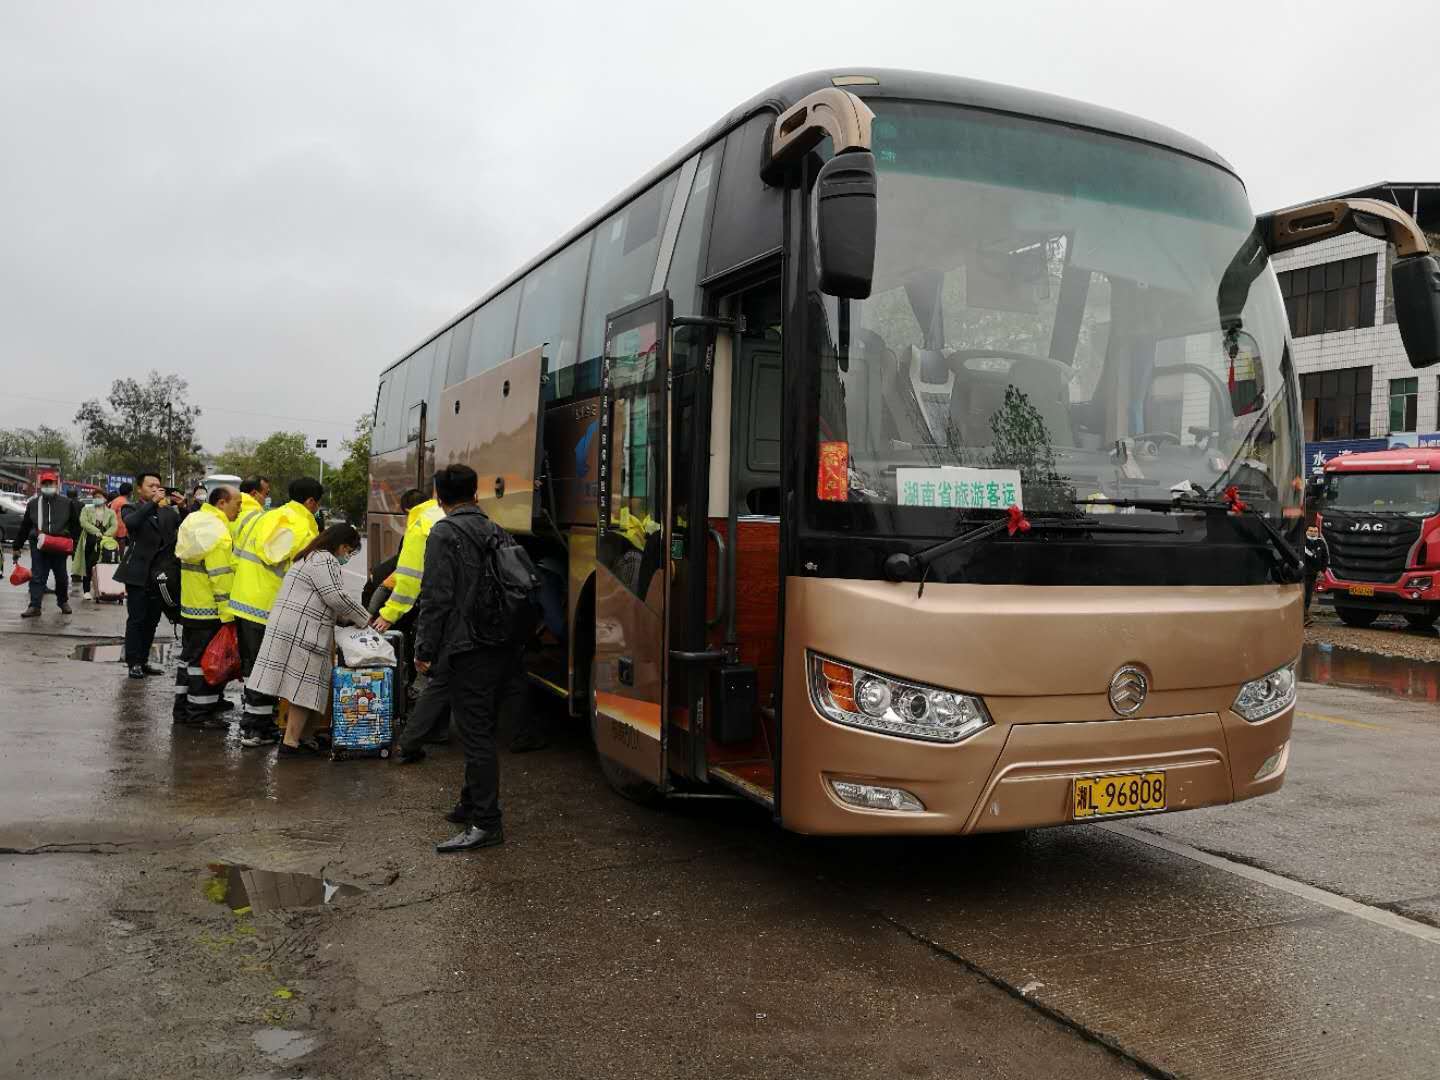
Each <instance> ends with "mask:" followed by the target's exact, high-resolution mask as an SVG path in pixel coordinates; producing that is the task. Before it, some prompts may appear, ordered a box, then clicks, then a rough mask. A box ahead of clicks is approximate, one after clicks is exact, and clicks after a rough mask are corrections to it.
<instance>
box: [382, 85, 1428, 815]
mask: <svg viewBox="0 0 1440 1080" xmlns="http://www.w3.org/2000/svg"><path fill="white" fill-rule="evenodd" d="M622 142H623V140H622ZM618 145H621V144H619V143H617V146H618ZM637 171H638V170H637ZM1352 230H1355V231H1359V232H1362V233H1364V234H1367V235H1370V236H1374V237H1380V238H1384V239H1387V240H1388V241H1389V242H1390V243H1391V244H1392V245H1393V247H1394V251H1395V259H1394V269H1393V274H1392V275H1391V280H1390V281H1389V282H1387V285H1386V287H1388V288H1390V289H1392V290H1393V294H1394V298H1395V306H1396V310H1397V313H1398V318H1399V321H1400V330H1401V333H1402V336H1403V338H1404V341H1405V346H1406V349H1407V351H1408V353H1409V355H1410V358H1411V362H1412V363H1413V364H1415V365H1416V366H1424V365H1429V364H1432V363H1435V362H1436V361H1437V359H1440V264H1437V260H1436V259H1435V257H1433V256H1432V255H1430V254H1429V249H1428V247H1427V244H1426V240H1425V236H1424V234H1423V233H1421V232H1420V231H1419V229H1418V228H1417V226H1416V225H1415V223H1414V221H1413V220H1411V218H1410V217H1409V216H1407V215H1406V214H1405V213H1403V212H1402V211H1400V210H1397V209H1396V208H1395V207H1393V206H1389V205H1386V204H1383V203H1379V202H1373V201H1367V200H1344V199H1340V200H1331V201H1327V202H1323V203H1314V204H1310V205H1306V206H1301V207H1296V208H1291V209H1288V210H1284V211H1278V212H1275V213H1270V214H1265V215H1261V216H1258V217H1257V216H1256V214H1255V213H1254V212H1253V211H1252V210H1251V208H1250V205H1249V202H1248V200H1247V197H1246V193H1245V188H1244V186H1243V184H1242V183H1241V181H1240V179H1239V177H1238V176H1237V175H1236V174H1235V171H1234V170H1233V168H1232V167H1231V166H1230V165H1229V164H1228V163H1227V162H1226V161H1225V160H1224V159H1222V158H1221V157H1220V156H1219V155H1218V154H1216V153H1215V152H1214V151H1212V150H1211V149H1209V148H1208V147H1206V146H1204V145H1202V144H1201V143H1199V142H1196V141H1195V140H1194V139H1191V138H1188V137H1187V136H1185V135H1181V134H1179V133H1177V132H1174V131H1171V130H1169V129H1167V128H1164V127H1160V126H1158V125H1155V124H1152V123H1149V122H1147V121H1144V120H1139V119H1136V118H1135V117H1131V116H1127V115H1123V114H1121V113H1116V112H1111V111H1109V110H1106V109H1100V108H1095V107H1092V106H1089V105H1084V104H1081V103H1079V102H1075V101H1069V100H1066V99H1064V98H1059V97H1052V96H1049V95H1045V94H1037V93H1031V92H1028V91H1024V90H1016V89H1010V88H1007V87H1002V86H996V85H991V84H988V83H983V82H977V81H974V80H970V79H964V78H955V77H950V76H941V75H926V74H918V73H913V72H903V71H885V70H851V69H846V70H843V71H835V72H820V73H815V74H810V75H805V76H801V77H798V78H795V79H791V80H790V81H788V82H784V83H782V84H780V85H778V86H775V87H773V88H771V89H769V90H767V91H765V92H764V93H762V94H760V95H759V96H758V97H755V98H753V99H752V100H750V101H749V102H747V103H745V104H744V105H742V106H740V107H739V108H737V109H735V110H734V111H733V112H731V113H730V114H728V115H727V116H725V117H724V118H723V119H721V120H720V121H719V122H718V123H716V124H714V125H713V126H712V127H710V129H709V130H708V131H706V132H705V133H704V134H703V135H701V136H700V137H699V138H697V139H696V140H695V141H694V142H692V143H690V144H689V145H688V146H686V147H685V148H684V149H682V150H680V151H679V152H678V153H676V154H675V155H674V156H673V157H672V158H670V160H668V161H666V162H665V163H664V164H663V165H661V166H660V167H659V168H657V169H655V170H653V171H652V172H651V173H649V174H648V175H647V176H646V177H645V178H644V179H643V180H641V181H639V182H638V183H636V184H635V185H634V186H633V187H631V188H630V189H628V190H627V191H625V192H624V193H622V194H621V195H620V196H618V197H617V198H615V199H614V200H612V201H611V202H610V203H609V204H608V205H606V206H605V207H604V209H602V210H600V211H599V212H598V213H597V214H595V215H594V216H593V217H592V218H590V219H589V220H587V221H585V222H584V223H583V224H581V225H580V226H579V227H578V228H576V229H575V230H574V231H573V232H571V233H569V234H568V235H566V236H565V237H564V238H562V239H561V240H560V241H559V242H557V243H556V244H555V245H554V246H553V247H551V248H550V249H549V250H547V251H545V252H544V253H543V254H541V255H540V256H538V257H537V258H535V259H534V260H533V261H532V262H530V263H529V264H528V265H526V266H524V267H523V268H522V269H520V270H518V271H517V272H515V273H514V274H513V275H511V276H510V277H509V278H507V279H505V280H504V281H502V282H501V283H500V284H499V285H498V286H497V287H496V288H495V289H494V290H493V291H492V292H491V293H490V294H489V295H487V296H485V297H484V299H482V300H481V301H480V302H479V303H477V304H475V305H474V306H473V307H471V308H469V309H468V310H466V311H464V312H463V313H461V314H460V315H459V316H457V317H456V318H455V319H453V320H451V321H450V322H448V323H447V324H446V325H445V326H443V327H442V328H441V329H440V330H439V332H438V333H436V334H434V335H433V336H431V337H429V338H428V339H427V340H425V341H424V342H423V343H422V344H421V345H420V346H419V347H418V348H416V349H415V350H414V351H413V352H410V353H409V354H408V355H407V356H405V357H404V358H403V359H401V360H400V361H398V362H397V363H395V364H394V365H393V366H391V367H390V368H388V369H387V370H386V371H385V372H384V373H383V374H382V375H381V376H380V385H379V390H378V396H377V400H376V406H375V425H374V435H373V444H372V448H373V451H374V456H373V458H372V462H371V492H370V503H369V526H368V528H369V550H370V559H371V560H372V563H373V562H378V561H380V560H383V559H385V558H387V557H389V556H390V555H392V554H394V552H395V551H396V550H397V548H398V545H399V543H400V539H401V535H402V532H403V528H404V520H405V519H404V515H403V514H401V513H400V511H399V500H400V496H401V494H402V493H403V492H404V490H405V489H406V488H410V487H417V486H418V487H421V488H428V487H429V482H430V480H429V478H430V476H431V475H432V473H433V470H434V468H435V467H436V466H437V465H444V464H446V463H449V462H465V463H468V464H469V465H471V466H472V467H473V468H475V470H476V471H477V472H478V473H479V474H480V502H481V506H482V508H483V509H484V510H485V511H486V513H488V514H490V515H491V516H492V517H493V518H494V519H495V520H496V521H498V522H499V523H500V524H502V525H503V526H504V527H505V528H507V529H509V530H510V531H511V532H512V533H514V534H515V535H517V536H519V537H521V538H522V540H523V542H524V543H525V544H526V545H527V546H528V547H530V548H531V550H532V553H533V554H534V556H535V558H536V561H537V564H538V565H539V566H540V568H541V572H542V577H543V578H544V581H545V590H546V603H547V618H546V629H545V630H544V632H543V633H542V634H541V635H540V637H538V638H537V641H536V642H535V646H534V648H532V649H531V650H530V652H529V654H528V657H527V665H526V666H527V670H528V672H529V673H530V675H531V677H532V678H533V679H534V680H535V681H536V682H537V683H538V684H539V685H541V686H543V687H546V688H548V689H550V690H551V691H553V692H554V693H555V694H558V695H561V696H563V697H565V698H566V699H568V702H569V705H570V708H571V711H572V713H573V714H574V715H576V716H581V717H583V716H586V715H587V714H588V716H589V721H590V725H591V732H592V735H593V738H594V742H595V748H596V751H597V753H598V757H599V762H600V765H601V767H602V769H603V770H604V773H605V775H606V778H607V779H608V780H609V782H610V783H611V784H612V785H613V786H614V787H615V788H616V789H617V790H619V791H620V792H621V793H622V794H625V795H627V796H629V797H633V798H650V797H655V796H658V795H663V794H665V793H668V792H674V791H682V792H683V791H695V790H699V789H702V787H705V786H708V787H709V788H711V789H712V790H713V789H715V788H720V789H723V790H728V791H730V792H733V793H738V794H739V795H741V796H744V797H748V798H751V799H753V800H756V801H757V802H759V803H761V804H763V805H764V806H766V807H768V808H769V809H770V810H771V812H772V813H773V816H774V818H775V820H776V821H777V822H778V823H779V824H781V825H782V826H784V827H785V828H788V829H793V830H796V831H799V832H804V833H838V834H856V833H969V832H977V831H986V830H1005V829H1022V828H1029V827H1032V826H1044V825H1056V824H1062V823H1066V822H1072V821H1090V820H1094V819H1097V818H1103V817H1108V816H1111V815H1130V814H1147V813H1155V812H1160V811H1166V810H1180V809H1185V808H1189V807H1196V806H1207V805H1213V804H1217V803H1228V802H1231V801H1234V800H1238V799H1248V798H1252V797H1254V796H1256V795H1263V794H1266V793H1267V792H1271V791H1274V790H1276V789H1277V788H1279V787H1280V785H1281V784H1282V783H1283V782H1284V778H1285V771H1286V765H1287V761H1288V751H1289V746H1290V731H1291V719H1292V715H1293V708H1294V700H1295V663H1296V658H1297V655H1298V654H1299V651H1300V641H1301V610H1300V609H1301V587H1300V585H1299V584H1297V583H1298V582H1299V581H1300V580H1301V568H1302V567H1301V557H1300V556H1299V555H1298V554H1297V551H1298V550H1299V548H1300V545H1301V540H1302V530H1303V519H1302V509H1303V508H1302V500H1303V496H1304V491H1303V485H1302V483H1301V476H1302V446H1301V425H1300V401H1299V394H1298V390H1297V383H1296V376H1295V371H1294V366H1293V363H1292V359H1291V353H1290V342H1289V339H1288V336H1287V335H1288V323H1287V319H1286V311H1285V306H1284V304H1285V301H1284V300H1283V299H1282V296H1281V293H1280V289H1279V287H1278V285H1277V283H1276V278H1275V276H1274V274H1273V272H1272V271H1271V268H1270V265H1269V257H1270V255H1272V254H1274V253H1276V252H1279V251H1283V250H1287V249H1290V248H1294V247H1297V246H1300V245H1303V244H1307V243H1311V242H1314V241H1316V240H1320V239H1324V238H1327V237H1331V236H1336V235H1339V234H1341V233H1344V232H1348V231H1352ZM1383 276H1384V275H1382V277H1383Z"/></svg>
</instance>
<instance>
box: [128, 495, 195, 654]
mask: <svg viewBox="0 0 1440 1080" xmlns="http://www.w3.org/2000/svg"><path fill="white" fill-rule="evenodd" d="M135 479H136V482H137V486H136V488H135V494H134V496H133V498H132V499H131V501H130V502H129V503H127V504H126V506H125V508H124V510H123V511H122V516H123V517H124V520H125V529H126V531H127V532H128V533H129V534H130V546H129V547H128V548H126V550H125V558H124V559H123V560H121V562H120V565H119V567H118V568H117V569H116V571H115V580H116V581H118V582H120V584H122V585H124V586H125V607H126V613H125V663H126V664H127V665H128V666H129V668H130V677H131V678H132V679H143V678H145V676H146V675H164V674H165V669H164V668H161V667H157V666H156V665H154V664H152V663H150V646H151V645H153V644H154V642H155V628H156V627H157V626H159V625H160V615H161V614H162V613H163V612H164V610H165V609H166V608H167V607H171V606H176V607H178V605H179V602H180V594H179V591H178V590H179V576H180V575H179V566H178V564H176V560H175V534H176V533H177V532H178V531H179V529H180V515H179V514H177V513H176V512H175V510H174V508H173V507H171V506H170V505H169V500H168V499H167V497H166V495H165V488H164V487H163V486H162V485H161V483H160V476H159V474H158V473H153V472H146V473H141V474H140V475H139V476H137V477H136V478H135ZM172 568H173V569H174V571H175V573H174V574H173V575H172V574H171V573H169V571H170V570H171V569H172ZM167 582H168V584H169V586H170V587H171V588H174V589H175V590H176V592H175V595H174V596H173V597H172V598H170V600H167V599H166V597H165V596H164V594H163V593H162V591H161V590H162V588H163V587H165V586H166V584H167ZM171 601H173V605H172V603H171Z"/></svg>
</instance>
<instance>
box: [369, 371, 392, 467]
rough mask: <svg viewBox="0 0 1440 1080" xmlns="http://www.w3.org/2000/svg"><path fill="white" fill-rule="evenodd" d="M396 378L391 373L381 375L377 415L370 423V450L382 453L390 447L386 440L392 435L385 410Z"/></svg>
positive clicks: (376, 396)
mask: <svg viewBox="0 0 1440 1080" xmlns="http://www.w3.org/2000/svg"><path fill="white" fill-rule="evenodd" d="M394 381H395V380H394V379H393V378H392V377H391V376H390V375H388V374H387V375H381V376H380V389H379V391H378V392H377V393H376V395H375V417H374V419H373V421H372V422H371V425H370V451H371V452H372V453H377V454H378V453H380V452H381V451H382V450H386V449H388V448H389V446H390V444H389V443H388V442H387V441H386V440H387V439H388V438H389V437H390V436H389V433H388V432H387V431H386V423H385V421H386V419H387V417H386V414H385V410H386V409H387V408H389V406H390V384H391V383H392V382H394Z"/></svg>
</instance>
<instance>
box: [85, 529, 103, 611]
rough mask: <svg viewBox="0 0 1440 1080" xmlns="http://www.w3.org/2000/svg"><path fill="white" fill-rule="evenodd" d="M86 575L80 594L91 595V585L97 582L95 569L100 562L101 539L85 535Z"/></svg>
mask: <svg viewBox="0 0 1440 1080" xmlns="http://www.w3.org/2000/svg"><path fill="white" fill-rule="evenodd" d="M84 543H85V574H84V576H83V577H82V578H81V579H80V592H81V593H82V594H83V595H85V596H89V595H90V583H91V582H92V581H94V580H95V567H96V565H97V564H98V563H99V562H100V538H99V537H96V536H91V535H90V534H89V533H86V534H85V540H84Z"/></svg>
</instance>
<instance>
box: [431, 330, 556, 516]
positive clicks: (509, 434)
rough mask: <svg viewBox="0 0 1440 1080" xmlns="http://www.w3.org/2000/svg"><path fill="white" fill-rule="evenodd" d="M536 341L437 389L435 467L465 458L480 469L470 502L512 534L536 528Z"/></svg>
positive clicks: (539, 365) (538, 368)
mask: <svg viewBox="0 0 1440 1080" xmlns="http://www.w3.org/2000/svg"><path fill="white" fill-rule="evenodd" d="M542 353H543V350H542V348H541V347H540V346H536V347H535V348H533V349H530V350H528V351H527V352H523V353H521V354H520V355H519V356H512V357H511V358H510V359H509V360H506V361H505V362H504V363H503V364H499V365H497V366H495V367H493V368H491V369H490V370H489V371H482V372H481V373H480V374H479V375H472V376H471V377H470V378H468V379H466V380H465V381H464V382H458V383H456V384H455V385H454V386H452V387H450V388H449V389H447V390H446V391H445V392H444V393H443V394H442V395H441V397H440V416H439V418H438V423H436V424H435V426H436V427H438V428H439V437H438V438H437V440H436V445H435V467H436V468H437V469H440V468H444V467H445V466H446V465H455V464H460V465H469V466H470V467H471V468H472V469H474V470H475V472H476V473H477V474H479V477H480V490H479V491H478V492H477V493H476V502H478V503H479V504H480V509H481V510H483V511H485V513H486V514H487V515H488V516H489V517H490V520H491V521H493V522H495V524H497V525H499V526H500V527H501V528H503V529H505V530H506V531H507V532H509V533H511V534H512V535H515V536H528V535H530V534H532V533H534V531H535V522H536V520H537V518H538V517H539V515H540V510H541V504H540V491H539V487H538V485H537V483H536V481H537V479H538V478H539V476H540V452H541V441H540V440H541V432H540V422H541V417H542V409H541V389H542V387H541V378H542V369H543V366H544V359H543V357H542Z"/></svg>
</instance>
